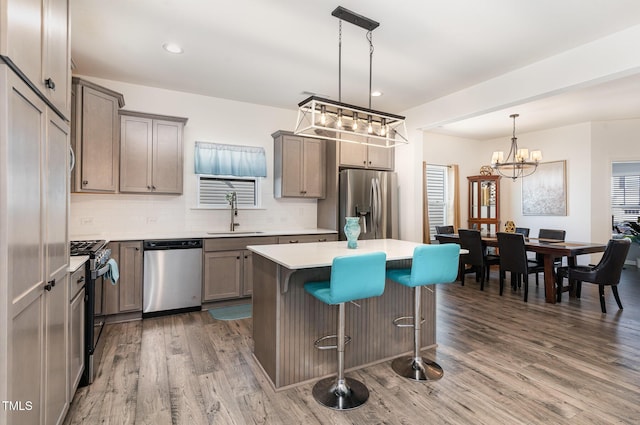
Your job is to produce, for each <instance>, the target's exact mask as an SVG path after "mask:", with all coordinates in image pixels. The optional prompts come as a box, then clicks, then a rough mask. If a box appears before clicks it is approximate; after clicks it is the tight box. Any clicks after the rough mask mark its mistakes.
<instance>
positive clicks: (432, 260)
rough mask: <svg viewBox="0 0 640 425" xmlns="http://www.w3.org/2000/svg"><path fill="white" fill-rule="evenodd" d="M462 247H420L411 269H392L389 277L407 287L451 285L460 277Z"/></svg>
mask: <svg viewBox="0 0 640 425" xmlns="http://www.w3.org/2000/svg"><path fill="white" fill-rule="evenodd" d="M459 258H460V245H458V244H441V245H419V246H417V247H416V248H415V249H414V250H413V261H412V263H411V269H392V270H389V271H387V277H388V278H389V279H390V280H393V281H394V282H398V283H400V284H401V285H405V286H411V287H415V286H425V285H435V284H437V283H451V282H453V281H455V279H456V277H457V276H458V262H459Z"/></svg>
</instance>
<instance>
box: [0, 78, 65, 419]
mask: <svg viewBox="0 0 640 425" xmlns="http://www.w3.org/2000/svg"><path fill="white" fill-rule="evenodd" d="M0 93H2V96H1V97H0V114H1V116H0V151H2V152H3V154H2V155H0V174H2V176H0V182H2V183H1V184H0V198H1V199H3V202H2V203H1V206H0V221H2V222H4V223H5V224H6V226H5V229H6V232H4V231H3V232H0V252H3V253H6V258H4V259H2V262H3V263H4V264H9V265H10V266H11V267H4V268H0V269H1V270H0V274H1V275H0V317H4V318H7V320H6V321H4V320H3V321H0V322H2V323H0V326H2V327H3V329H2V330H0V347H4V348H2V350H3V353H5V354H4V355H0V376H2V377H3V381H4V382H5V384H4V385H3V386H1V387H0V399H2V400H11V401H16V402H18V401H19V402H20V403H21V405H20V406H18V408H17V409H13V408H8V409H7V408H5V409H0V423H10V424H37V423H44V424H55V423H61V422H62V419H63V418H64V415H65V413H66V411H67V409H68V405H69V400H68V398H67V386H66V379H67V364H66V358H67V357H66V356H67V347H66V340H67V334H66V332H67V320H68V318H67V314H66V312H67V305H68V298H67V297H68V288H67V284H66V283H67V273H66V268H67V265H68V239H67V205H68V198H67V197H68V194H67V188H68V171H67V170H68V140H69V139H68V131H69V129H68V126H67V125H66V123H65V122H64V121H63V120H62V119H61V118H60V117H59V116H58V114H57V113H56V112H55V111H53V109H51V108H50V107H49V106H48V104H47V102H46V101H45V100H44V99H42V98H41V97H40V96H39V94H38V93H37V92H35V91H33V90H32V87H31V86H30V85H28V84H27V83H25V82H24V81H23V80H22V79H21V78H20V77H18V75H17V74H15V73H14V72H13V71H11V70H10V69H9V68H8V67H7V66H5V65H0ZM9 283H10V284H9ZM5 349H6V350H5ZM27 402H28V403H29V404H27Z"/></svg>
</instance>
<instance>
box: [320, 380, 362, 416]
mask: <svg viewBox="0 0 640 425" xmlns="http://www.w3.org/2000/svg"><path fill="white" fill-rule="evenodd" d="M312 395H313V398H314V399H315V400H316V401H317V402H318V403H320V404H321V405H323V406H325V407H328V408H330V409H334V410H352V409H356V408H358V407H360V406H362V405H363V404H364V403H365V402H366V401H367V399H368V398H369V389H368V388H367V387H366V386H365V385H364V384H363V383H362V382H360V381H358V380H356V379H351V378H344V382H343V383H342V384H340V383H339V382H338V379H337V377H331V378H325V379H322V380H320V381H318V382H316V384H315V385H314V386H313V390H312Z"/></svg>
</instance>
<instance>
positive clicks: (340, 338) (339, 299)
mask: <svg viewBox="0 0 640 425" xmlns="http://www.w3.org/2000/svg"><path fill="white" fill-rule="evenodd" d="M386 262H387V255H386V254H385V253H384V252H373V253H368V254H357V255H351V256H344V257H336V258H334V259H333V262H332V265H331V278H330V279H331V280H329V281H324V282H308V283H306V284H305V285H304V289H305V291H307V292H308V293H309V294H311V295H313V296H314V297H316V298H317V299H318V300H320V301H322V302H323V303H326V304H330V305H336V304H337V305H338V334H337V335H329V336H325V337H322V338H319V339H317V340H316V341H315V343H314V346H315V347H316V348H317V349H320V350H328V349H336V350H337V352H338V376H337V378H335V377H330V378H325V379H322V380H320V381H318V382H317V383H316V384H315V385H314V386H313V391H312V394H313V398H315V399H316V401H318V402H319V403H320V404H322V405H324V406H326V407H329V408H331V409H335V410H351V409H355V408H356V407H360V406H361V405H362V404H364V403H365V402H366V401H367V399H368V398H369V390H368V389H367V387H366V386H365V385H364V384H363V383H362V382H360V381H358V380H356V379H352V378H346V377H345V376H344V346H345V344H347V343H349V341H351V337H348V336H345V329H344V328H345V303H347V302H350V301H354V300H360V299H364V298H371V297H378V296H380V295H382V293H383V292H384V283H385V268H386ZM333 338H336V339H337V341H336V345H321V344H322V343H323V342H324V341H326V340H328V339H333Z"/></svg>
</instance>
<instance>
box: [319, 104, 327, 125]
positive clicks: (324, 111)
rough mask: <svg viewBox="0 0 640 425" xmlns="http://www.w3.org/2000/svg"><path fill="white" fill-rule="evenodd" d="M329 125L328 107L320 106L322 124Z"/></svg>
mask: <svg viewBox="0 0 640 425" xmlns="http://www.w3.org/2000/svg"><path fill="white" fill-rule="evenodd" d="M326 123H327V107H326V106H324V105H320V124H322V125H325V124H326Z"/></svg>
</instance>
